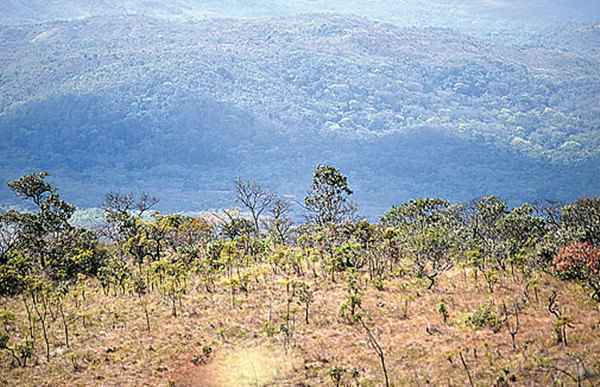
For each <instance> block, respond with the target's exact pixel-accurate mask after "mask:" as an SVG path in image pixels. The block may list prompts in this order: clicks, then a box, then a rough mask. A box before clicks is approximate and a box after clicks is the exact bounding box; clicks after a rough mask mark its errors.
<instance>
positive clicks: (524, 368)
mask: <svg viewBox="0 0 600 387" xmlns="http://www.w3.org/2000/svg"><path fill="white" fill-rule="evenodd" d="M305 280H308V281H309V282H311V283H312V285H313V288H315V290H316V293H315V302H314V304H313V305H312V307H311V314H310V317H311V321H310V324H308V325H307V324H305V323H304V321H303V316H302V311H301V309H300V308H299V307H296V308H295V309H296V310H295V330H294V335H293V338H292V345H291V347H290V348H289V349H288V351H287V353H286V350H284V348H283V338H282V334H280V333H279V332H278V328H279V326H280V325H281V324H282V323H283V318H284V311H285V300H286V296H285V289H284V288H283V287H282V286H281V285H280V284H278V283H277V281H276V278H272V277H268V278H266V279H265V280H264V281H261V282H260V283H254V284H253V286H252V289H251V291H250V293H249V294H248V295H247V296H244V295H239V296H238V297H237V302H236V305H235V306H232V305H231V298H230V294H229V293H228V292H227V291H226V290H222V291H218V292H216V293H212V294H211V293H206V291H204V289H203V287H202V286H200V285H201V284H199V283H198V284H193V286H191V289H190V291H189V292H188V294H186V295H185V297H184V299H183V309H182V311H181V313H180V315H179V316H178V317H171V316H170V309H169V307H168V305H166V304H164V303H162V302H161V301H160V299H159V298H158V297H157V296H156V295H153V296H151V297H149V302H150V314H151V325H152V330H151V332H150V333H148V332H147V331H146V330H145V319H144V314H143V310H142V307H141V304H140V302H139V300H138V299H137V298H136V297H133V296H118V297H114V296H105V295H104V294H102V292H101V291H100V290H99V289H98V288H97V287H96V285H95V284H93V283H90V284H89V286H88V288H89V289H88V291H87V299H86V301H85V302H84V303H83V305H81V306H80V307H79V308H76V307H75V305H74V303H73V302H69V303H68V305H67V309H66V311H67V314H68V316H69V318H70V320H71V322H70V327H71V331H72V333H71V336H72V337H71V342H72V345H71V347H72V348H71V349H70V350H67V349H66V348H65V347H64V345H63V334H62V327H61V325H60V323H59V321H58V320H57V321H56V322H53V323H52V326H51V343H52V349H53V353H52V358H51V361H50V363H46V361H45V358H44V355H43V352H42V345H40V343H41V341H40V340H41V338H38V345H37V348H38V351H37V353H36V361H35V363H34V364H33V365H32V366H29V367H27V368H12V367H10V358H9V357H8V356H7V355H5V354H4V355H2V357H1V366H0V367H1V368H0V384H2V385H8V386H13V385H15V386H16V385H18V386H29V385H31V386H58V385H68V386H78V385H103V386H125V385H127V386H129V385H132V386H133V385H139V386H142V385H147V386H157V385H180V386H243V385H276V386H279V385H282V386H283V385H285V386H293V385H297V386H300V385H310V386H315V385H333V382H332V379H331V377H330V376H329V370H330V369H331V368H332V367H334V366H338V367H343V368H345V369H348V370H350V369H353V368H355V369H356V370H357V371H358V377H357V378H352V376H351V373H350V372H347V373H346V374H345V375H344V378H343V384H344V385H356V383H359V384H360V385H362V386H377V385H382V380H383V377H382V373H381V368H380V365H379V361H378V358H377V357H376V355H375V352H374V351H373V349H372V348H370V347H369V345H368V341H367V338H366V335H365V332H364V331H363V330H362V328H361V327H360V326H359V325H358V324H349V323H348V322H347V321H346V320H345V319H343V318H341V317H340V315H339V306H340V303H341V302H342V300H343V298H344V296H345V291H346V290H345V283H344V281H343V279H340V280H338V282H337V283H331V282H330V281H325V280H323V279H321V278H319V279H305ZM538 282H539V294H538V300H537V301H536V299H535V297H534V295H533V292H530V296H529V300H526V299H525V296H524V292H523V290H524V284H523V281H522V280H520V279H516V280H515V279H512V278H511V277H510V276H508V275H506V276H504V277H502V278H501V279H500V282H499V284H498V285H497V287H496V290H495V291H494V293H493V294H491V293H489V292H488V290H487V288H486V286H485V285H484V283H483V281H482V280H480V282H479V283H475V281H474V279H473V276H472V275H471V274H470V273H467V272H463V271H462V270H458V269H455V270H454V271H452V272H449V273H447V274H445V275H443V276H442V277H441V278H440V279H439V283H438V285H437V286H436V287H435V288H434V289H433V290H427V289H426V288H425V286H423V284H420V283H419V282H418V281H415V280H411V279H392V280H388V281H386V282H385V289H384V290H383V291H378V290H376V289H374V288H373V286H370V285H369V286H366V284H367V280H366V278H364V279H363V280H362V281H361V283H362V285H363V288H364V289H363V302H362V307H363V314H364V315H365V316H366V317H365V321H367V324H368V325H369V326H370V327H371V328H372V329H373V333H374V334H375V335H376V337H377V338H378V340H379V342H380V344H381V346H382V347H383V349H384V351H385V354H386V362H387V368H388V370H389V374H390V379H391V380H392V382H393V384H394V385H395V386H403V385H427V384H431V385H452V386H459V385H460V386H462V385H466V384H467V383H468V379H467V374H466V371H465V369H464V367H463V365H462V363H461V361H460V357H459V353H462V354H463V358H464V360H465V362H466V363H467V366H468V368H469V372H470V373H471V376H472V378H473V380H474V383H475V384H477V385H485V386H488V385H493V384H494V383H496V382H497V381H499V380H500V379H499V378H500V377H501V376H502V377H504V379H506V380H507V381H509V382H510V383H511V384H512V385H539V386H545V385H552V384H553V383H554V384H560V383H563V384H564V385H576V383H575V379H573V378H571V377H569V376H567V375H566V374H565V372H567V373H569V374H571V375H573V376H576V375H577V373H579V374H580V377H581V380H582V383H583V385H598V384H599V383H600V376H599V374H600V356H598V354H600V310H599V308H598V305H597V304H596V303H594V302H592V301H591V300H589V298H588V297H587V295H586V294H585V292H584V291H583V290H582V289H581V288H580V287H579V286H577V285H574V284H569V283H565V282H561V281H558V280H556V279H555V278H552V277H550V276H548V275H541V276H540V278H539V281H538ZM552 290H556V291H557V293H558V294H559V298H558V300H559V302H560V304H561V306H562V307H563V308H565V310H566V314H567V315H568V316H569V317H570V318H571V319H572V320H573V323H572V324H573V327H572V328H569V329H568V337H569V344H568V346H567V347H564V346H562V345H557V344H556V343H555V339H554V336H553V317H552V316H551V315H550V314H549V313H548V311H547V298H548V295H549V294H550V292H551V291H552ZM407 300H408V315H407V316H404V312H405V310H404V309H405V303H406V301H407ZM441 301H443V302H444V303H445V304H446V305H447V307H448V311H449V315H450V318H449V321H448V323H447V324H444V323H443V322H442V319H441V316H440V315H439V313H438V312H437V311H436V305H437V304H438V303H440V302H441ZM486 302H490V303H493V304H494V305H495V306H494V308H499V306H500V305H502V303H503V302H504V303H506V304H507V305H511V304H512V303H513V302H520V303H522V304H523V310H522V313H521V328H520V331H519V333H518V334H517V337H516V341H517V350H513V349H512V345H511V340H510V335H509V333H508V331H507V328H506V327H504V326H503V327H502V328H501V329H499V330H498V331H497V332H494V331H492V330H491V329H488V328H484V329H479V330H474V329H472V328H469V327H466V326H465V324H464V315H465V314H466V313H469V312H471V311H473V310H474V309H475V308H477V307H478V306H479V305H481V304H484V303H486ZM3 303H4V305H3V307H4V308H7V309H9V310H11V311H13V312H14V313H17V314H18V316H19V318H20V320H21V321H23V322H25V321H26V320H25V311H24V307H23V305H22V302H19V301H18V300H3ZM82 316H86V319H87V326H86V327H84V326H83V323H82ZM269 316H271V322H270V326H271V327H272V330H273V331H272V332H271V333H274V334H273V335H270V334H269V332H268V329H265V324H266V322H267V321H268V319H269ZM428 327H429V328H430V329H427V328H428ZM428 331H429V332H428ZM207 347H210V348H212V353H211V354H209V355H208V356H204V354H203V349H205V348H207ZM576 359H580V360H581V362H582V363H581V364H580V366H577V365H576Z"/></svg>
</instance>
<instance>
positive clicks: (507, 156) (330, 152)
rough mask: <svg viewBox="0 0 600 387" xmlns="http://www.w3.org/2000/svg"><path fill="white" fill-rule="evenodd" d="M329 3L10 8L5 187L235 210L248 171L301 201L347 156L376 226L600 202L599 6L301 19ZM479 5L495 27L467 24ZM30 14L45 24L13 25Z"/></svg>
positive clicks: (1, 125)
mask: <svg viewBox="0 0 600 387" xmlns="http://www.w3.org/2000/svg"><path fill="white" fill-rule="evenodd" d="M234 3H235V4H234ZM321 3H322V2H319V1H310V2H309V1H306V2H293V3H291V2H287V3H283V2H275V1H272V2H256V3H255V4H254V3H248V2H244V4H246V5H245V6H242V7H235V6H236V5H237V6H239V5H240V4H239V3H237V2H233V1H229V2H200V1H198V2H193V1H183V0H182V1H179V2H169V5H168V7H167V6H165V5H164V4H162V3H161V4H162V5H157V4H154V3H152V2H135V1H131V2H125V3H124V4H125V5H124V6H123V7H125V10H124V11H123V9H121V8H118V7H115V6H112V5H111V4H114V3H112V2H106V4H103V5H101V4H100V3H98V2H93V3H92V2H89V3H86V2H81V1H78V2H66V1H62V2H45V3H42V2H40V3H39V4H35V3H34V2H31V1H30V2H23V1H14V0H13V1H10V2H9V7H8V10H9V12H8V13H3V15H2V19H0V22H1V23H3V24H13V25H5V26H3V27H0V52H2V54H3V55H1V56H0V132H1V133H2V137H3V139H4V141H3V142H2V143H0V153H1V154H2V155H3V156H2V160H1V161H2V163H1V164H0V178H1V180H3V181H2V184H3V185H5V181H6V180H8V179H11V178H14V177H16V176H18V175H20V174H21V173H23V172H26V171H31V170H35V169H40V168H43V169H48V170H50V171H51V172H53V174H54V175H55V179H56V180H57V181H58V182H59V183H60V184H59V185H60V186H61V187H64V191H65V192H66V195H67V197H70V198H72V199H73V200H75V201H76V202H77V203H78V204H80V205H83V206H94V205H97V204H98V203H99V202H100V200H101V198H102V195H103V194H104V193H105V192H107V191H108V190H122V189H123V187H125V186H127V187H129V189H131V187H138V189H140V190H141V189H144V190H147V191H149V192H152V193H155V194H156V195H158V196H159V197H160V198H161V199H162V204H163V206H164V207H163V208H165V209H169V210H200V209H205V208H215V207H222V206H227V205H230V204H231V196H230V193H229V191H230V189H231V182H232V180H233V178H235V177H236V176H246V177H254V178H256V179H257V180H259V181H261V182H264V183H265V184H266V185H268V186H270V187H272V188H273V189H275V190H277V191H279V192H281V193H285V194H289V195H293V196H296V197H298V198H299V197H301V196H302V194H303V192H304V190H305V189H306V188H307V185H308V182H309V178H310V173H311V169H312V167H313V166H314V165H315V164H316V163H318V162H332V163H335V164H336V165H337V166H339V167H340V168H341V169H342V170H343V171H344V172H345V173H347V174H348V175H349V176H350V181H351V182H352V185H353V188H355V191H356V193H357V195H358V200H359V204H361V207H362V208H363V212H364V213H366V214H368V215H376V214H379V213H381V212H382V211H383V210H384V209H385V208H387V207H389V206H390V205H392V204H394V203H395V202H398V201H400V200H405V199H408V198H411V197H415V196H426V195H437V196H445V197H448V198H450V199H454V200H468V199H470V198H473V197H475V196H478V195H481V194H485V193H490V192H493V193H498V194H501V195H504V196H505V197H507V198H508V199H509V200H513V201H520V200H536V199H541V198H551V199H572V198H574V197H576V196H579V195H582V194H594V193H599V192H600V183H599V182H598V181H597V178H596V176H597V171H598V166H600V162H599V161H598V160H599V156H600V132H599V131H598V129H599V127H600V56H599V55H598V48H599V46H600V44H599V43H598V42H600V28H599V27H598V24H597V23H593V22H591V21H592V20H594V17H595V16H594V15H597V14H598V13H597V12H596V11H597V6H594V5H589V4H588V5H586V6H583V5H582V7H579V8H578V7H568V4H567V3H569V4H571V3H572V2H551V3H549V2H527V6H526V9H524V8H523V7H525V6H524V5H523V4H521V3H519V4H520V5H518V4H517V3H514V2H470V3H469V2H458V1H445V2H443V1H439V2H436V3H432V2H427V4H425V2H418V1H412V2H404V3H406V4H404V3H402V2H398V3H397V4H396V5H391V3H388V2H385V1H380V2H375V3H373V4H375V5H376V6H374V5H373V4H370V5H371V6H368V5H367V4H368V3H365V2H350V3H347V2H346V3H344V4H347V8H346V10H351V11H353V12H357V13H359V12H360V13H362V14H363V15H367V16H369V17H372V18H378V19H380V20H387V21H389V22H390V23H387V22H382V21H375V20H373V19H372V18H371V19H367V18H361V17H356V16H351V15H347V14H342V15H335V14H308V15H298V16H289V15H294V14H295V13H297V12H303V11H312V10H315V9H321V10H326V11H340V10H341V4H342V3H337V2H333V3H329V4H330V6H329V8H324V6H323V4H321ZM408 3H410V4H408ZM467 3H468V4H470V5H467ZM24 4H28V6H25V5H24ZM284 4H287V5H285V6H284ZM290 4H293V7H292V6H291V5H290ZM582 4H584V3H582ZM401 6H406V7H405V8H402V11H401V10H400V8H399V7H401ZM542 6H548V7H549V8H547V9H546V8H544V9H545V12H546V13H544V14H540V17H539V18H538V19H537V20H538V21H540V23H539V24H535V25H533V24H525V23H522V24H520V25H522V26H523V30H518V31H517V30H515V34H517V35H518V34H520V33H521V31H524V30H531V31H532V32H531V33H530V34H527V38H526V39H523V40H522V41H518V42H515V43H514V44H512V43H510V42H508V41H507V39H506V38H495V37H494V36H495V35H494V33H497V32H498V31H501V30H502V29H503V28H508V27H510V26H511V25H512V24H511V23H520V22H519V21H518V20H519V18H518V17H516V16H515V15H517V14H518V15H521V17H525V15H527V14H528V12H534V11H535V10H536V9H538V10H539V9H541V7H542ZM386 7H387V8H386ZM419 7H421V8H419ZM473 7H477V12H479V13H478V15H483V16H482V18H478V19H477V23H474V24H473V23H472V24H466V23H464V20H466V19H467V18H469V17H470V16H469V15H470V13H469V10H470V9H474V8H473ZM536 7H537V8H536ZM561 7H562V8H561ZM234 8H235V9H236V10H237V11H235V12H234V11H233V9H234ZM386 9H387V10H388V11H389V10H391V11H392V12H384V10H386ZM425 9H426V10H427V11H428V12H429V14H428V15H429V16H427V17H429V19H428V22H429V23H425V22H423V20H425V19H426V17H424V16H422V15H420V14H419V10H425ZM567 9H568V10H570V11H569V12H567V11H565V10H567ZM448 10H453V12H450V13H448V12H446V11H448ZM561 10H563V11H564V12H561ZM30 11H31V12H30ZM146 11H148V12H146ZM150 11H151V12H150ZM363 11H364V12H363ZM594 12H596V13H594ZM122 14H138V15H129V16H122ZM141 14H146V15H148V14H149V15H152V16H160V17H148V16H141ZM201 14H205V15H208V16H210V17H207V18H204V19H193V20H187V19H188V17H192V16H193V17H197V16H199V15H201ZM94 15H101V16H95V17H92V18H85V17H86V16H94ZM177 15H179V16H185V17H184V19H186V20H181V18H179V20H174V19H173V18H174V17H176V16H177ZM223 15H226V16H246V17H247V16H253V17H252V18H249V19H235V18H226V19H223V18H216V16H223ZM386 15H387V16H386ZM404 15H406V17H405V16H404ZM415 15H417V16H415ZM436 15H437V16H436ZM485 15H487V16H485ZM262 16H270V17H262ZM400 16H402V17H400ZM254 17H258V18H254ZM486 17H489V18H493V19H494V20H496V21H497V23H496V24H493V23H492V24H489V25H488V26H484V24H485V23H481V21H485V20H486V19H485V18H486ZM73 18H76V19H78V20H68V21H48V20H57V19H73ZM81 18H83V19H81ZM411 18H412V19H411ZM452 18H455V19H454V22H449V21H448V20H450V19H452ZM400 19H402V20H401V21H398V20H400ZM557 20H558V21H560V22H567V21H569V20H574V21H576V22H577V23H571V24H569V25H568V26H567V28H565V27H561V28H555V27H553V26H552V21H557ZM29 22H36V23H38V22H41V23H39V24H21V25H16V24H20V23H29ZM586 23H587V24H586ZM406 25H412V26H411V27H407V26H406ZM424 25H438V26H449V27H452V28H453V29H450V28H433V27H426V26H424ZM457 26H458V27H457ZM469 26H470V27H469ZM471 27H473V28H471ZM480 27H481V28H480ZM484 27H485V28H484ZM488 27H489V28H488ZM534 27H535V28H534ZM486 28H487V29H486ZM474 30H477V33H472V31H474ZM494 31H495V32H494ZM520 36H521V35H520ZM522 36H525V35H522ZM432 155H435V157H432ZM1 195H2V196H1V198H4V199H6V198H9V197H10V195H9V194H8V193H7V190H5V189H4V188H3V190H2V191H1ZM182 206H183V207H182Z"/></svg>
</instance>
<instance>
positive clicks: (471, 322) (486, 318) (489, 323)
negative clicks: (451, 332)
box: [465, 303, 501, 330]
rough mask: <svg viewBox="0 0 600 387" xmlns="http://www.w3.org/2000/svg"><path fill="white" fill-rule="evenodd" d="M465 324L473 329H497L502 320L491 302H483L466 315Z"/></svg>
mask: <svg viewBox="0 0 600 387" xmlns="http://www.w3.org/2000/svg"><path fill="white" fill-rule="evenodd" d="M465 324H466V325H467V326H468V327H470V328H472V329H483V328H490V329H492V330H496V329H497V328H498V327H499V326H500V324H501V321H500V319H499V318H498V315H497V314H496V312H495V311H494V310H493V306H492V304H491V303H485V304H481V305H479V306H478V307H477V309H475V310H474V311H473V312H471V313H468V314H467V315H466V316H465Z"/></svg>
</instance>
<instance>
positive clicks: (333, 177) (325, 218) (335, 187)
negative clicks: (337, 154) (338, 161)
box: [304, 165, 356, 225]
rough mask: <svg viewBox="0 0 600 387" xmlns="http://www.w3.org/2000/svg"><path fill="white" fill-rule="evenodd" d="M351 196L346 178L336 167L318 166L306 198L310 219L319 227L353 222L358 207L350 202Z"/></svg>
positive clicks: (305, 202)
mask: <svg viewBox="0 0 600 387" xmlns="http://www.w3.org/2000/svg"><path fill="white" fill-rule="evenodd" d="M350 195H352V190H351V189H350V187H349V185H348V178H347V177H346V176H344V175H343V174H342V173H341V172H340V171H339V170H338V169H337V168H335V167H332V166H328V165H317V167H316V168H315V172H314V175H313V181H312V187H311V190H310V191H309V192H308V195H307V196H306V198H304V205H305V208H306V210H307V211H308V219H309V220H310V221H312V222H314V223H316V224H318V225H325V224H328V223H334V224H337V223H341V222H344V221H348V220H351V219H352V217H353V215H354V214H355V213H356V206H355V205H354V204H353V203H351V202H350V200H349V197H350Z"/></svg>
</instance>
